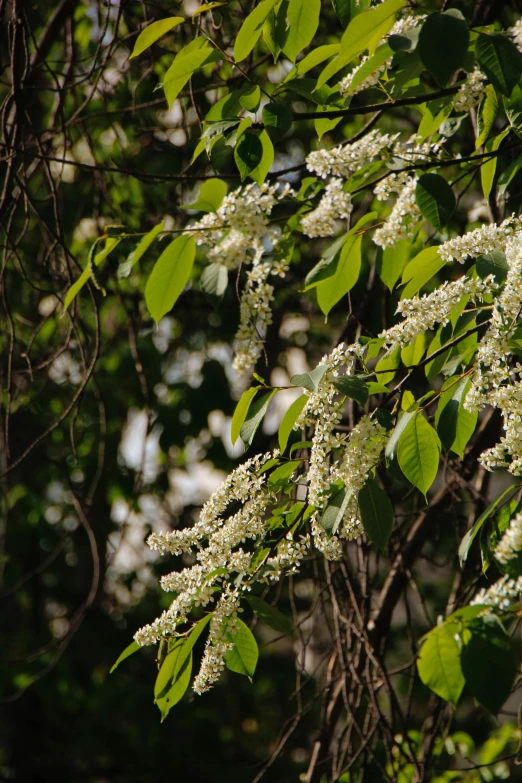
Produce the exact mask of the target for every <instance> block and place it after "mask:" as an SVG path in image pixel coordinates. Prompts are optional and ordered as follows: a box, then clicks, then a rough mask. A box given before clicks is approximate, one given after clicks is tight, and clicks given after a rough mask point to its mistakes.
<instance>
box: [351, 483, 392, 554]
mask: <svg viewBox="0 0 522 783" xmlns="http://www.w3.org/2000/svg"><path fill="white" fill-rule="evenodd" d="M358 502H359V512H360V514H361V522H362V525H363V527H364V532H365V533H366V535H367V536H368V538H369V539H370V541H373V543H374V544H375V546H377V547H378V548H379V549H380V550H381V552H384V549H385V547H386V544H387V543H388V539H389V538H390V536H391V532H392V528H393V506H392V504H391V501H390V499H389V497H388V495H387V494H386V492H384V490H383V489H381V487H380V486H379V482H378V481H377V480H376V479H374V478H371V477H370V478H369V479H368V481H367V482H366V484H365V485H364V487H363V488H362V489H361V491H360V492H359V496H358Z"/></svg>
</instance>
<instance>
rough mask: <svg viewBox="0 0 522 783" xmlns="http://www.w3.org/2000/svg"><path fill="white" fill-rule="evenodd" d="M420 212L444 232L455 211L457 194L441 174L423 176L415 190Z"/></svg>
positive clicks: (438, 229)
mask: <svg viewBox="0 0 522 783" xmlns="http://www.w3.org/2000/svg"><path fill="white" fill-rule="evenodd" d="M415 198H416V200H417V204H418V206H419V209H420V211H421V212H422V214H423V215H424V217H425V218H426V220H429V222H430V223H431V225H432V226H433V227H434V228H436V229H437V231H442V229H443V228H445V227H446V226H447V225H448V223H449V220H450V218H451V216H452V215H453V213H454V211H455V207H456V205H457V202H456V200H455V194H454V193H453V191H452V189H451V187H450V186H449V185H448V183H447V182H446V180H445V179H444V178H443V177H441V176H440V174H423V175H422V176H421V177H419V181H418V182H417V186H416V188H415Z"/></svg>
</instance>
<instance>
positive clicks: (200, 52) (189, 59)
mask: <svg viewBox="0 0 522 783" xmlns="http://www.w3.org/2000/svg"><path fill="white" fill-rule="evenodd" d="M195 44H198V45H197V46H195ZM222 56H223V55H222V54H221V53H220V52H218V51H217V50H216V49H213V48H212V47H211V46H210V44H209V43H208V42H207V41H206V40H205V39H204V38H196V39H195V40H194V41H192V42H191V43H190V44H188V46H185V48H184V49H182V50H181V51H180V52H178V54H177V55H176V56H175V58H174V60H173V62H172V65H171V66H170V68H169V69H168V71H167V73H166V74H165V78H164V80H163V91H164V92H165V97H166V99H167V102H168V104H169V108H172V104H173V103H174V101H175V100H176V98H177V97H178V94H179V93H180V92H181V90H182V89H183V87H184V86H185V85H186V83H187V82H188V80H189V79H190V77H191V76H192V75H193V74H194V73H195V72H196V71H197V70H198V69H199V68H201V67H202V66H203V65H206V64H207V63H210V62H215V61H216V60H218V59H220V58H222Z"/></svg>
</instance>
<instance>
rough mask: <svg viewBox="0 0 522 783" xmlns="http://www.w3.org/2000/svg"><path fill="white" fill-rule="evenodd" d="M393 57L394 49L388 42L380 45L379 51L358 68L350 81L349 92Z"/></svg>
mask: <svg viewBox="0 0 522 783" xmlns="http://www.w3.org/2000/svg"><path fill="white" fill-rule="evenodd" d="M392 57H393V49H392V48H391V46H390V45H389V44H387V43H385V44H383V45H382V46H379V48H378V49H377V51H376V52H375V54H374V55H373V56H372V57H369V58H368V60H366V62H365V63H363V65H361V67H360V68H359V69H358V70H357V72H356V74H355V75H354V77H353V79H352V80H351V82H350V89H349V90H348V94H349V93H351V92H354V91H355V90H356V88H357V87H358V86H359V85H360V84H362V83H363V82H365V81H366V79H368V77H369V76H371V75H372V74H374V73H375V71H377V70H378V69H379V68H380V67H381V66H382V65H384V63H386V62H387V61H388V60H389V59H391V58H392Z"/></svg>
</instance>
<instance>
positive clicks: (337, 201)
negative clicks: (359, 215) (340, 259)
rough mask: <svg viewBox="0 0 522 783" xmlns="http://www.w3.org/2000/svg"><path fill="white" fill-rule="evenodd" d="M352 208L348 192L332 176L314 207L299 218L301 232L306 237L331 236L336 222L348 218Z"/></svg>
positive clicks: (340, 181)
mask: <svg viewBox="0 0 522 783" xmlns="http://www.w3.org/2000/svg"><path fill="white" fill-rule="evenodd" d="M352 209H353V205H352V198H351V196H350V194H349V193H344V191H343V182H342V180H341V179H339V178H337V177H334V178H333V179H331V180H330V182H329V183H328V185H327V186H326V190H325V192H324V194H323V196H322V198H321V201H320V202H319V205H318V206H317V207H316V209H314V210H313V211H312V212H309V213H308V214H307V215H304V217H302V218H301V227H302V229H303V233H304V234H306V236H308V237H327V236H331V235H332V234H334V233H335V228H336V222H337V221H338V220H346V219H347V218H349V217H350V214H351V212H352Z"/></svg>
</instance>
